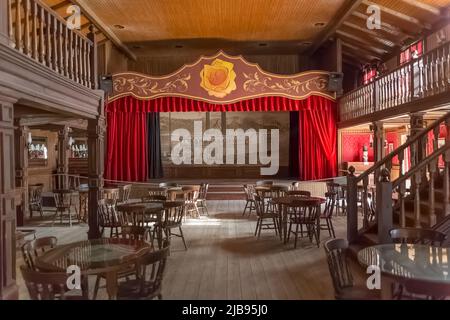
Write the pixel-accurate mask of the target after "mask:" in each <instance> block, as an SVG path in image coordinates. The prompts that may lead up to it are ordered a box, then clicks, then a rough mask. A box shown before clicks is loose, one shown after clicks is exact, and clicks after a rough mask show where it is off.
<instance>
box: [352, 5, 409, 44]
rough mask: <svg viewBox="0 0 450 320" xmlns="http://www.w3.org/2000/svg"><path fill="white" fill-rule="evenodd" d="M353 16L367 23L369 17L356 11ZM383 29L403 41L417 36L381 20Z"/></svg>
mask: <svg viewBox="0 0 450 320" xmlns="http://www.w3.org/2000/svg"><path fill="white" fill-rule="evenodd" d="M352 15H353V16H355V17H357V18H359V19H362V20H364V21H367V18H368V16H367V15H365V14H364V13H361V12H358V11H355V12H353V13H352ZM381 28H382V30H383V31H385V32H387V33H390V34H393V35H396V36H401V37H402V38H403V39H405V38H414V37H415V36H416V35H415V34H413V33H410V32H408V31H405V30H402V29H400V28H398V27H396V26H393V25H391V24H389V23H387V22H384V21H383V20H381Z"/></svg>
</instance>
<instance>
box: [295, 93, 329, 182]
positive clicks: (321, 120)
mask: <svg viewBox="0 0 450 320" xmlns="http://www.w3.org/2000/svg"><path fill="white" fill-rule="evenodd" d="M309 102H310V103H309V104H308V108H305V109H304V110H303V111H301V112H299V142H300V143H299V161H300V165H299V173H300V177H299V178H300V179H301V180H317V179H325V178H331V177H336V176H337V127H336V118H337V112H336V104H335V103H334V102H333V101H331V100H329V99H324V98H320V97H317V99H314V100H313V101H309Z"/></svg>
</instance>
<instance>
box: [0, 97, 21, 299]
mask: <svg viewBox="0 0 450 320" xmlns="http://www.w3.org/2000/svg"><path fill="white" fill-rule="evenodd" d="M14 103H15V100H13V99H10V98H8V97H2V96H0V300H2V299H18V290H17V285H16V236H15V232H16V202H17V199H16V193H15V181H14V169H15V168H14V167H15V166H14V108H13V104H14Z"/></svg>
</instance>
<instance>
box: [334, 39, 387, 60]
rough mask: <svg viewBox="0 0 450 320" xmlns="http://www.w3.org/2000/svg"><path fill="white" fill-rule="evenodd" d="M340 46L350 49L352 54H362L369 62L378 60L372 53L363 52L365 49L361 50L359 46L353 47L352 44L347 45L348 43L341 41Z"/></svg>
mask: <svg viewBox="0 0 450 320" xmlns="http://www.w3.org/2000/svg"><path fill="white" fill-rule="evenodd" d="M342 46H343V47H345V48H348V49H351V50H352V52H353V51H356V52H361V53H362V54H364V56H366V57H367V58H369V61H370V60H374V59H380V57H379V56H377V55H374V54H373V53H372V52H370V51H368V50H365V49H363V48H362V47H360V46H356V45H354V44H351V43H348V42H345V41H342ZM344 51H346V50H344Z"/></svg>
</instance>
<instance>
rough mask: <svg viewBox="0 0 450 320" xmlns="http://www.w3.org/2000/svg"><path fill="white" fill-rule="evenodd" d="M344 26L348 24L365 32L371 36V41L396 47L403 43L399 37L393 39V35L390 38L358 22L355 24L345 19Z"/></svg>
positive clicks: (349, 26)
mask: <svg viewBox="0 0 450 320" xmlns="http://www.w3.org/2000/svg"><path fill="white" fill-rule="evenodd" d="M343 26H346V27H348V28H351V29H353V30H358V31H359V32H362V33H365V34H367V35H368V36H369V38H370V39H371V41H373V42H378V43H381V44H382V45H384V46H388V47H395V46H396V45H398V46H401V45H402V42H400V41H399V40H398V39H395V40H393V39H392V37H391V38H389V39H388V38H387V37H385V36H383V35H380V34H379V33H377V32H376V31H375V30H369V29H367V28H365V27H361V26H359V25H357V24H354V23H351V22H348V21H345V22H344V24H343Z"/></svg>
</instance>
